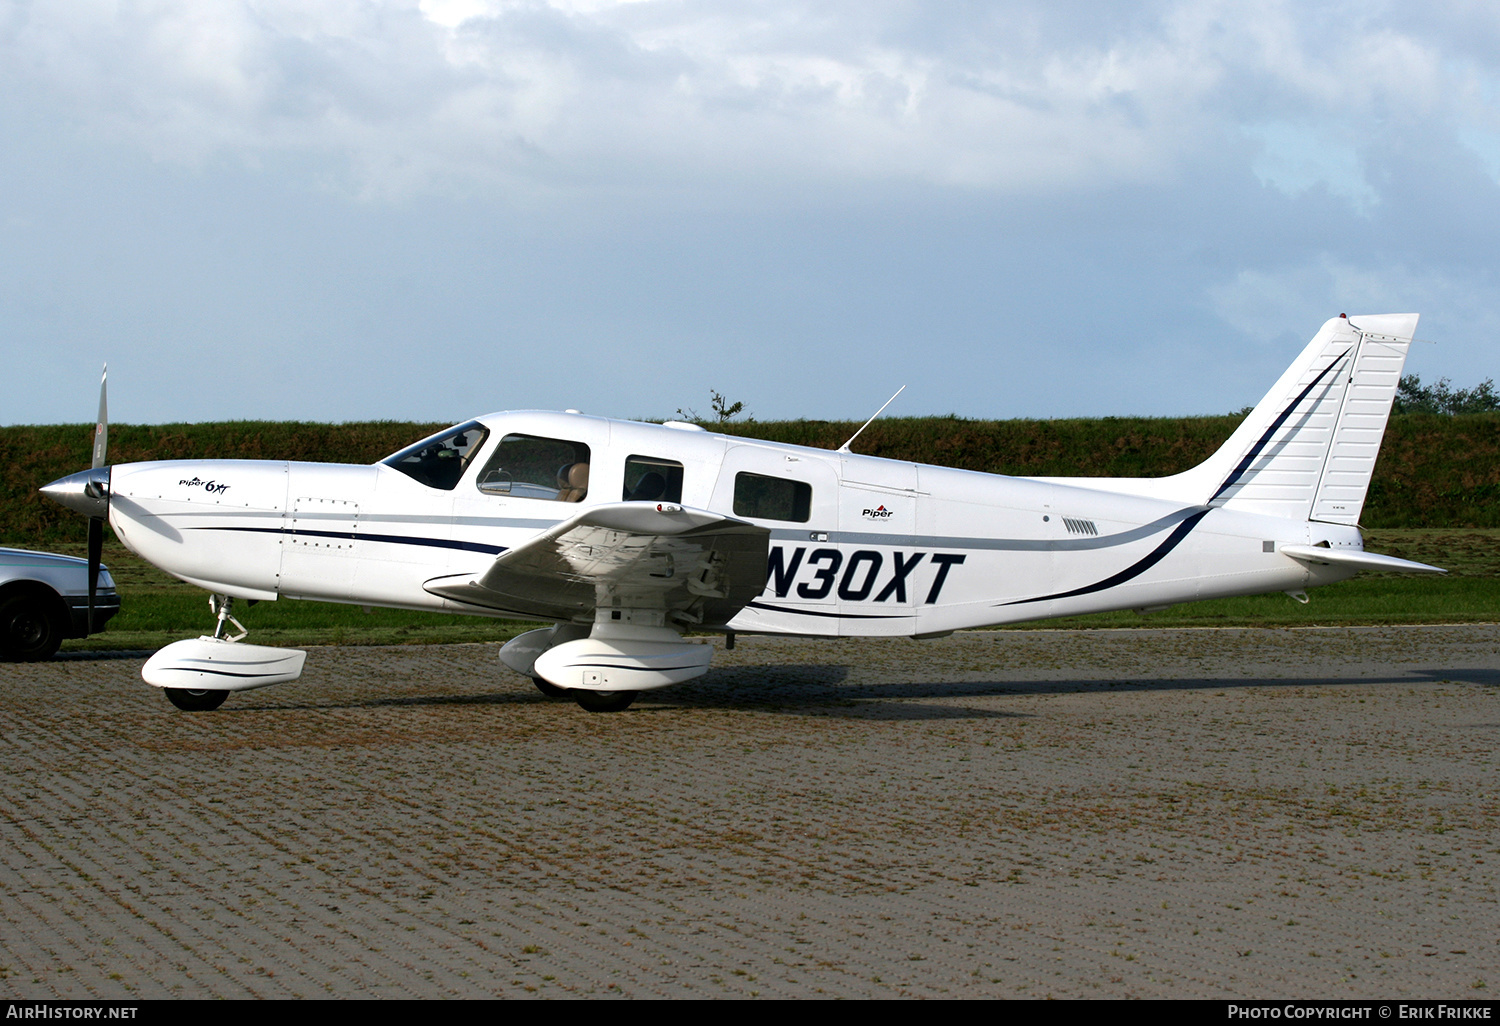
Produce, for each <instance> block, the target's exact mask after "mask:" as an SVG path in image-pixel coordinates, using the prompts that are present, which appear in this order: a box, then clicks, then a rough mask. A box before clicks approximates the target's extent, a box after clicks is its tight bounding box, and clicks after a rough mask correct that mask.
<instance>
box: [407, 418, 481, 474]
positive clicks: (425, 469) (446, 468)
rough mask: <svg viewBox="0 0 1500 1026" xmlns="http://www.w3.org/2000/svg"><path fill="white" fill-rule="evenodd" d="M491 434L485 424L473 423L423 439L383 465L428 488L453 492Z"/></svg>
mask: <svg viewBox="0 0 1500 1026" xmlns="http://www.w3.org/2000/svg"><path fill="white" fill-rule="evenodd" d="M489 433H490V432H489V429H488V428H486V427H485V426H484V425H483V424H481V423H479V422H478V421H477V420H471V421H469V422H468V423H467V424H460V425H458V426H457V427H452V428H449V429H448V430H447V431H440V432H438V433H437V434H435V435H433V436H432V437H430V438H424V439H422V440H421V441H420V442H418V443H417V444H416V445H410V446H407V447H406V448H405V449H402V450H401V451H400V452H398V453H396V454H395V455H394V456H387V457H386V458H385V459H383V460H381V461H380V462H381V463H384V464H385V465H386V466H387V467H394V468H395V469H396V470H399V471H401V473H403V474H405V475H406V476H407V477H409V478H411V479H412V480H413V481H417V482H420V483H421V484H424V485H427V486H428V487H429V488H441V489H443V490H444V491H452V490H453V487H454V486H455V485H457V484H458V479H459V478H461V477H463V476H464V468H466V467H467V466H468V465H469V460H471V459H473V457H474V454H475V453H477V452H478V451H479V447H480V446H481V445H483V444H484V440H485V438H486V437H488V435H489Z"/></svg>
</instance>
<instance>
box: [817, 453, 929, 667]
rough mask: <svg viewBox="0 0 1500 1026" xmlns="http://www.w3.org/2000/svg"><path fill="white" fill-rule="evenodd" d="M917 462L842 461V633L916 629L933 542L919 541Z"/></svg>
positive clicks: (900, 633)
mask: <svg viewBox="0 0 1500 1026" xmlns="http://www.w3.org/2000/svg"><path fill="white" fill-rule="evenodd" d="M917 509H918V501H917V467H916V464H914V463H899V462H896V461H894V460H873V459H859V458H852V459H848V460H846V461H845V462H844V468H843V475H842V480H841V481H840V488H839V533H838V541H839V548H840V550H841V551H842V552H843V567H842V569H841V570H840V571H839V573H838V580H837V587H836V589H835V591H836V593H837V595H838V599H839V624H840V631H839V632H840V633H841V634H848V635H863V636H869V635H891V636H898V637H899V636H905V635H910V634H914V633H916V627H915V624H916V607H917V604H918V602H920V601H921V598H922V596H921V595H919V594H918V592H919V591H920V590H921V588H920V586H919V583H918V582H919V581H920V580H925V579H926V578H927V577H928V576H930V574H929V573H928V571H927V567H926V565H925V564H927V563H928V562H929V561H930V559H931V557H932V551H931V549H932V547H931V546H930V545H927V546H924V545H921V544H919V542H918V535H919V534H920V533H921V532H920V531H919V526H918V524H917V515H918V514H917Z"/></svg>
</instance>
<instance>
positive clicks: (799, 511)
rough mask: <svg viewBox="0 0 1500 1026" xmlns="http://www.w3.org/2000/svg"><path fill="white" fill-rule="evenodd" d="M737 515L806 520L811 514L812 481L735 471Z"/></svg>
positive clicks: (794, 520)
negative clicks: (736, 472)
mask: <svg viewBox="0 0 1500 1026" xmlns="http://www.w3.org/2000/svg"><path fill="white" fill-rule="evenodd" d="M734 515H735V516H737V517H755V518H757V519H760V520H790V521H792V522H793V523H798V524H805V523H807V521H808V518H809V517H810V516H811V515H812V485H810V484H807V483H806V482H803V481H788V480H787V479H786V478H781V477H766V476H765V475H764V474H751V473H749V472H744V473H739V474H736V475H734Z"/></svg>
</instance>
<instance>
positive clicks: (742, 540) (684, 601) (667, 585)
mask: <svg viewBox="0 0 1500 1026" xmlns="http://www.w3.org/2000/svg"><path fill="white" fill-rule="evenodd" d="M770 537H771V532H770V531H769V530H768V529H766V528H764V527H756V526H755V525H754V524H749V523H746V522H745V521H743V520H735V519H734V518H732V517H726V516H723V515H721V514H718V513H710V512H708V511H707V510H698V509H687V508H684V507H682V506H677V505H672V504H668V503H651V502H618V503H610V504H608V505H603V506H593V507H591V508H589V509H585V510H582V511H581V512H579V513H578V515H577V516H574V517H571V518H570V519H568V520H565V521H563V522H562V523H560V524H558V525H557V526H556V527H553V528H551V529H549V530H547V531H544V532H543V533H541V534H539V535H537V536H536V537H535V538H533V539H531V540H530V541H528V542H526V543H525V544H524V545H520V546H517V547H516V548H513V549H510V550H508V551H506V552H502V553H501V554H500V555H499V556H498V557H496V559H495V562H494V563H493V564H491V565H490V567H489V569H488V570H486V571H485V572H484V573H482V574H479V575H477V576H475V575H470V574H458V575H455V576H450V577H438V578H434V579H433V580H430V581H428V582H427V583H426V584H425V585H423V587H424V588H426V590H427V591H429V592H431V593H432V594H434V595H441V596H442V597H444V598H448V599H452V600H454V601H455V602H462V603H464V604H466V605H471V606H481V607H484V608H486V609H498V610H503V611H505V612H508V613H516V614H519V615H522V616H528V617H536V618H538V619H544V620H584V619H593V615H594V610H595V609H596V608H597V607H598V606H600V605H612V606H617V607H619V608H621V609H626V610H640V611H647V612H650V611H656V610H659V611H661V612H662V614H663V615H664V617H665V618H666V619H667V620H669V621H676V622H678V623H687V624H698V623H701V624H705V625H721V624H726V623H728V622H729V621H730V620H731V619H733V618H734V615H735V614H736V613H738V612H739V611H740V610H741V609H742V608H744V606H745V604H746V603H747V602H749V601H750V600H751V599H753V598H755V596H757V595H759V594H760V593H761V591H763V590H764V589H765V586H766V553H767V549H768V548H769V541H770Z"/></svg>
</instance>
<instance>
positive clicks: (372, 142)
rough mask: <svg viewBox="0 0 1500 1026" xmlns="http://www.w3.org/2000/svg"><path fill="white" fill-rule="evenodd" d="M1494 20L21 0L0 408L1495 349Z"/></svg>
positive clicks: (1412, 11) (776, 400) (565, 3)
mask: <svg viewBox="0 0 1500 1026" xmlns="http://www.w3.org/2000/svg"><path fill="white" fill-rule="evenodd" d="M1497 180H1500V7H1496V5H1494V4H1493V3H1479V2H1475V3H1446V4H1445V3H1433V4H1421V5H1418V4H1410V3H1406V4H1383V3H1378V2H1371V0H1360V2H1358V3H1347V4H1335V3H1326V4H1317V3H1307V2H1299V3H1284V4H1282V3H1275V2H1262V3H1227V2H1213V0H1190V2H1186V3H1173V2H1161V3H1124V2H1118V0H1110V2H1100V3H1057V2H1055V0H1054V2H1035V3H1026V2H1022V3H970V2H963V0H950V2H946V3H938V4H933V3H914V2H898V0H858V2H854V0H850V2H826V0H825V2H820V0H800V2H796V3H790V2H783V0H762V2H757V3H728V2H707V0H705V2H698V0H677V2H664V0H636V2H615V0H552V2H550V3H548V2H541V0H421V2H418V0H390V2H385V0H187V2H180V3H179V2H175V0H47V2H42V0H37V2H30V0H0V353H3V356H4V365H3V366H4V373H3V375H0V423H59V422H82V421H86V420H89V419H91V418H92V414H93V408H94V403H95V397H96V392H97V387H98V386H97V380H98V373H99V367H100V365H101V364H102V363H104V362H105V361H108V362H109V364H110V386H111V387H110V407H111V414H112V416H113V418H114V419H115V420H116V421H119V422H133V423H140V422H148V423H150V422H163V421H176V420H222V419H240V418H255V419H308V420H373V419H420V420H459V419H464V418H467V417H469V416H472V415H474V414H479V413H484V412H489V411H492V410H499V409H523V408H547V409H557V408H564V407H576V408H580V409H583V410H585V411H587V412H591V413H600V414H606V415H610V416H624V417H663V416H670V415H672V414H673V412H674V411H675V410H676V409H677V408H678V407H694V408H697V409H698V410H699V411H700V412H707V410H708V393H709V390H710V389H717V390H719V391H721V392H723V393H724V394H725V395H727V396H728V398H729V399H730V400H743V401H744V402H745V403H746V404H747V406H748V408H749V409H750V410H751V411H753V412H754V413H755V415H756V416H757V417H758V418H760V419H773V418H786V417H808V418H836V417H839V418H856V417H859V418H862V417H864V416H868V415H869V414H870V413H872V412H874V410H875V408H876V407H878V406H879V405H880V404H881V403H882V402H884V401H885V399H886V398H887V397H888V396H889V395H890V394H891V393H892V392H894V391H895V390H896V389H897V388H898V387H899V386H901V385H903V384H905V385H908V386H909V387H908V388H907V391H906V393H905V394H904V395H903V396H902V397H901V399H900V400H898V402H897V403H896V404H895V405H894V406H893V407H892V408H891V410H890V411H889V412H890V413H891V414H892V415H916V414H929V413H950V412H952V413H958V414H960V415H962V416H973V417H1016V416H1041V417H1062V416H1077V415H1097V414H1151V415H1172V414H1186V413H1219V412H1227V411H1230V410H1233V409H1238V408H1239V407H1241V406H1244V405H1247V404H1250V403H1253V402H1255V401H1257V400H1258V399H1259V398H1260V396H1261V395H1262V394H1263V392H1264V391H1265V390H1266V388H1268V387H1269V386H1270V384H1271V382H1272V381H1273V380H1274V379H1275V378H1276V376H1277V375H1278V374H1279V373H1280V372H1281V370H1282V369H1284V367H1285V366H1286V365H1287V364H1288V363H1290V361H1291V360H1292V358H1293V356H1294V355H1295V354H1296V352H1297V351H1298V349H1300V347H1301V346H1302V345H1303V344H1304V343H1305V342H1306V340H1307V339H1308V338H1310V337H1311V336H1312V334H1313V333H1314V332H1315V331H1316V330H1317V329H1318V327H1319V326H1320V325H1321V324H1322V322H1323V321H1324V320H1326V319H1327V318H1329V317H1332V316H1336V315H1337V314H1339V313H1340V312H1343V311H1347V312H1349V313H1351V314H1352V313H1383V312H1396V311H1408V310H1415V311H1418V312H1420V313H1421V314H1422V315H1423V316H1422V323H1421V328H1420V330H1419V337H1421V338H1423V339H1427V340H1431V341H1433V342H1435V343H1436V344H1435V345H1418V346H1415V347H1413V352H1412V356H1411V359H1410V361H1409V363H1408V369H1409V370H1411V371H1415V372H1417V373H1420V374H1421V375H1422V376H1423V378H1424V380H1429V381H1431V380H1435V379H1437V378H1439V377H1444V376H1447V377H1451V378H1452V379H1454V382H1455V383H1456V384H1458V385H1463V386H1468V385H1473V384H1476V383H1477V382H1479V381H1480V380H1483V379H1484V378H1488V377H1492V376H1495V375H1497V373H1500V366H1497V363H1500V361H1497V360H1496V356H1497V344H1496V340H1497V338H1500V290H1497V288H1496V285H1497V277H1500V274H1497V271H1500V244H1497V238H1500V185H1497Z"/></svg>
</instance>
